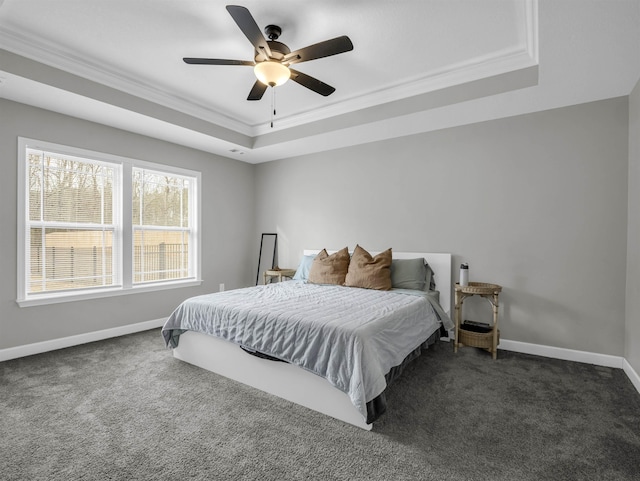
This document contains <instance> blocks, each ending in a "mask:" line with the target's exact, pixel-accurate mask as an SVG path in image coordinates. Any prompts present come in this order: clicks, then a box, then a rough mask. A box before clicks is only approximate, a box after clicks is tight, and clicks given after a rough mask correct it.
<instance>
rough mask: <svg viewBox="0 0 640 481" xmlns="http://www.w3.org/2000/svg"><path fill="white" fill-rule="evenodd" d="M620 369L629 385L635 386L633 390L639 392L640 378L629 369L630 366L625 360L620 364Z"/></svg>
mask: <svg viewBox="0 0 640 481" xmlns="http://www.w3.org/2000/svg"><path fill="white" fill-rule="evenodd" d="M622 369H624V372H625V373H626V375H627V377H628V378H629V380H630V381H631V384H633V385H634V386H635V388H636V389H637V390H638V392H640V376H639V375H638V373H637V372H636V371H635V370H634V369H633V368H632V367H631V364H629V363H628V362H627V360H626V359H625V360H624V361H623V363H622Z"/></svg>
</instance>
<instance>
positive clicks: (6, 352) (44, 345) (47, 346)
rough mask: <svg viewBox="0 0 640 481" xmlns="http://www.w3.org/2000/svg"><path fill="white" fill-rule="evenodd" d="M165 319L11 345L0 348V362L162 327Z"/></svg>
mask: <svg viewBox="0 0 640 481" xmlns="http://www.w3.org/2000/svg"><path fill="white" fill-rule="evenodd" d="M165 321H166V318H165V319H153V320H151V321H145V322H138V323H136V324H128V325H126V326H120V327H113V328H111V329H103V330H101V331H95V332H87V333H85V334H78V335H76V336H69V337H62V338H59V339H51V340H50V341H42V342H34V343H33V344H25V345H24V346H16V347H9V348H6V349H0V362H2V361H8V360H9V359H17V358H19V357H25V356H31V355H33V354H40V353H43V352H48V351H55V350H56V349H63V348H65V347H71V346H78V345H80V344H86V343H88V342H94V341H101V340H103V339H109V338H111V337H118V336H125V335H127V334H133V333H134V332H141V331H148V330H149V329H154V328H156V327H162V326H163V325H164V323H165Z"/></svg>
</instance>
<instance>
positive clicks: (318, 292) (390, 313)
mask: <svg viewBox="0 0 640 481" xmlns="http://www.w3.org/2000/svg"><path fill="white" fill-rule="evenodd" d="M432 303H436V304H437V302H436V301H435V300H434V298H430V296H429V295H427V293H424V292H420V291H409V290H395V291H394V290H392V291H376V290H370V289H358V288H352V287H342V286H327V285H316V284H307V283H305V282H299V281H288V282H280V283H276V284H268V285H264V286H256V287H249V288H244V289H236V290H231V291H225V292H219V293H215V294H207V295H203V296H198V297H193V298H191V299H188V300H186V301H185V302H183V303H182V304H181V305H180V306H179V307H178V308H177V309H176V310H175V311H174V312H173V313H172V314H171V316H170V317H169V319H168V320H167V322H166V323H165V326H164V328H163V331H162V332H163V336H164V339H165V341H166V343H167V345H168V346H170V347H176V346H177V345H178V342H179V336H180V334H181V333H182V332H184V331H185V330H192V331H198V332H203V333H206V334H209V335H212V336H216V337H219V338H222V339H226V340H227V341H230V342H234V343H236V344H238V345H241V346H245V347H247V348H249V349H253V350H256V351H260V352H262V353H265V354H268V355H270V356H273V357H276V358H278V359H282V360H285V361H287V362H290V363H292V364H295V365H298V366H300V367H301V368H303V369H306V370H309V371H311V372H313V373H315V374H318V375H320V376H322V377H324V378H325V379H327V380H328V381H329V382H330V383H331V384H332V385H333V386H335V387H336V388H338V389H340V390H341V391H343V392H345V393H347V394H348V395H349V397H350V399H351V401H352V402H353V404H354V405H355V406H356V408H358V410H359V411H360V412H361V413H362V414H363V416H365V417H366V403H367V401H370V400H372V399H373V398H375V397H376V396H378V395H379V394H380V393H381V392H382V391H384V389H385V387H386V381H385V374H386V373H387V372H388V371H389V370H390V369H391V368H392V367H393V366H397V365H399V364H400V363H401V362H402V361H403V359H404V358H405V357H406V356H407V355H408V354H409V353H410V352H411V351H413V350H414V349H415V348H416V347H418V346H419V345H420V344H421V343H422V342H423V341H425V340H426V339H427V338H428V337H429V336H430V335H431V334H432V333H433V332H435V331H436V330H437V329H439V327H440V316H439V315H438V314H436V311H435V310H434V308H433V307H432ZM443 314H444V313H443ZM445 317H446V316H445ZM446 320H447V321H448V322H449V323H450V322H451V321H450V320H448V318H447V319H446ZM445 324H446V323H445Z"/></svg>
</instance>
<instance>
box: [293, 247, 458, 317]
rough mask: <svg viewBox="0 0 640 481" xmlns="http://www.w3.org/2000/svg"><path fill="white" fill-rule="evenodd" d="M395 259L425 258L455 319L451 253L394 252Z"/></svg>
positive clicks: (311, 251) (306, 252) (314, 251)
mask: <svg viewBox="0 0 640 481" xmlns="http://www.w3.org/2000/svg"><path fill="white" fill-rule="evenodd" d="M321 250H322V249H305V250H304V255H305V256H310V255H314V254H317V253H318V252H320V251H321ZM327 252H328V253H329V254H333V253H334V252H336V251H335V250H333V251H330V250H327ZM370 254H371V255H376V254H379V252H371V253H370ZM392 254H393V258H394V259H415V258H417V257H422V258H424V259H425V260H426V261H427V263H428V264H429V266H430V267H431V269H432V270H433V275H434V276H435V281H436V289H437V290H439V291H440V305H441V306H442V308H443V309H444V310H445V312H446V313H447V314H449V317H451V318H452V319H453V317H452V316H453V314H452V311H451V292H452V288H453V285H452V284H451V254H449V253H433V252H395V251H392Z"/></svg>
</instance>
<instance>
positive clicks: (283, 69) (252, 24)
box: [183, 5, 353, 100]
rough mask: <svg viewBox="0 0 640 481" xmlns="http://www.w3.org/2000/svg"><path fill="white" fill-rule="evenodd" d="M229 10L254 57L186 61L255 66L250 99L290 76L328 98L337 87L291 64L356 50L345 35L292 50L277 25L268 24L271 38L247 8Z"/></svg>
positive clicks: (189, 59) (188, 58)
mask: <svg viewBox="0 0 640 481" xmlns="http://www.w3.org/2000/svg"><path fill="white" fill-rule="evenodd" d="M227 11H228V12H229V14H230V15H231V17H232V18H233V20H234V21H235V22H236V24H238V27H240V30H242V33H244V34H245V36H246V37H247V38H248V39H249V42H251V45H253V47H254V49H255V56H254V60H253V61H251V60H225V59H217V58H191V57H185V58H183V60H184V61H185V62H186V63H188V64H193V65H243V66H248V67H253V68H254V73H255V75H256V77H257V78H258V80H256V82H255V84H253V88H252V89H251V92H249V96H248V97H247V100H260V99H261V98H262V96H263V95H264V93H265V91H266V90H267V87H269V86H270V87H276V86H278V85H282V84H283V83H285V82H286V81H287V80H288V79H289V78H291V80H293V81H294V82H296V83H298V84H300V85H302V86H303V87H306V88H308V89H310V90H313V91H314V92H316V93H319V94H320V95H324V96H325V97H326V96H327V95H331V94H332V93H333V92H335V90H336V89H335V88H334V87H332V86H331V85H327V84H326V83H324V82H321V81H320V80H318V79H316V78H314V77H311V76H309V75H306V74H304V73H302V72H299V71H297V70H294V69H292V68H290V67H289V66H290V65H292V64H296V63H301V62H307V61H309V60H315V59H317V58H323V57H329V56H331V55H337V54H339V53H344V52H348V51H350V50H353V44H352V43H351V40H350V39H349V37H347V36H346V35H343V36H341V37H336V38H333V39H331V40H325V41H324V42H320V43H316V44H314V45H309V46H308V47H304V48H301V49H299V50H295V51H293V52H292V51H291V50H290V49H289V47H287V46H286V45H285V44H284V43H282V42H278V41H277V40H278V37H279V36H280V34H281V33H282V29H281V28H280V27H278V26H277V25H267V27H265V29H264V30H265V33H266V35H267V37H268V38H269V40H267V39H266V38H265V37H264V36H263V35H262V32H261V31H260V28H259V27H258V24H257V23H256V21H255V20H254V19H253V16H252V15H251V13H250V12H249V10H248V9H247V8H245V7H241V6H238V5H227Z"/></svg>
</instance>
